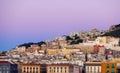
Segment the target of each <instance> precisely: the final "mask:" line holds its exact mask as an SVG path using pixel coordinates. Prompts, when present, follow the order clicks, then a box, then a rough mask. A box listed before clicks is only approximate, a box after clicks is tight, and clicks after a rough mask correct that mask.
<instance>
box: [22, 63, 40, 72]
mask: <svg viewBox="0 0 120 73" xmlns="http://www.w3.org/2000/svg"><path fill="white" fill-rule="evenodd" d="M22 73H40V65H37V64H23V65H22Z"/></svg>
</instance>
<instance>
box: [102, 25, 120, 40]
mask: <svg viewBox="0 0 120 73" xmlns="http://www.w3.org/2000/svg"><path fill="white" fill-rule="evenodd" d="M103 36H112V37H119V38H120V24H118V25H112V26H111V27H110V28H109V31H108V32H106V33H105V34H104V35H103Z"/></svg>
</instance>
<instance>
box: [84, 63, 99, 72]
mask: <svg viewBox="0 0 120 73" xmlns="http://www.w3.org/2000/svg"><path fill="white" fill-rule="evenodd" d="M85 73H101V62H86V63H85Z"/></svg>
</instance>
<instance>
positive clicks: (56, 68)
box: [47, 64, 73, 73]
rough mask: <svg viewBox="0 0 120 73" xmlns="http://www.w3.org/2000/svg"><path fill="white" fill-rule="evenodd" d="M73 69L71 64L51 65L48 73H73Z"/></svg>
mask: <svg viewBox="0 0 120 73" xmlns="http://www.w3.org/2000/svg"><path fill="white" fill-rule="evenodd" d="M72 67H73V66H71V65H70V64H49V65H47V73H73V68H72Z"/></svg>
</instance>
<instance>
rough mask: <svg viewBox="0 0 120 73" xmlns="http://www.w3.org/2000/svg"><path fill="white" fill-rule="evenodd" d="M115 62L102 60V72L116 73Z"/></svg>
mask: <svg viewBox="0 0 120 73" xmlns="http://www.w3.org/2000/svg"><path fill="white" fill-rule="evenodd" d="M116 64H117V63H116V62H102V64H101V66H102V73H116ZM113 71H114V72H113Z"/></svg>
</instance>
